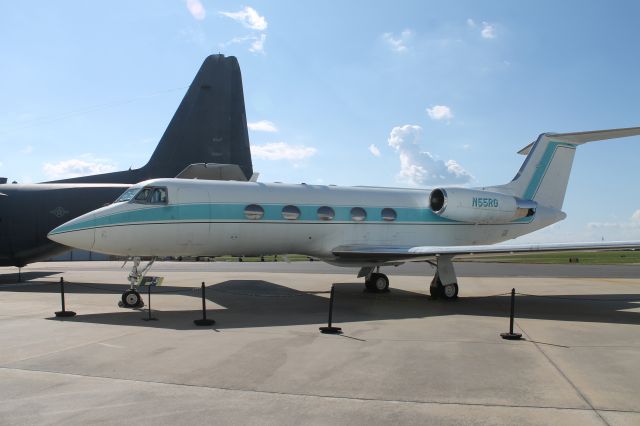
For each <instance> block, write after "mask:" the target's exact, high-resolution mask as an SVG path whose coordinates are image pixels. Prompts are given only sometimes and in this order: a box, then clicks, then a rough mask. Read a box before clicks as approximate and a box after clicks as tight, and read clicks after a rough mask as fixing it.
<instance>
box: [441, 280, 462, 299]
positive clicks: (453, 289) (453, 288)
mask: <svg viewBox="0 0 640 426" xmlns="http://www.w3.org/2000/svg"><path fill="white" fill-rule="evenodd" d="M441 297H442V298H443V299H444V300H454V299H457V298H458V283H453V284H449V285H446V286H443V287H442V296H441Z"/></svg>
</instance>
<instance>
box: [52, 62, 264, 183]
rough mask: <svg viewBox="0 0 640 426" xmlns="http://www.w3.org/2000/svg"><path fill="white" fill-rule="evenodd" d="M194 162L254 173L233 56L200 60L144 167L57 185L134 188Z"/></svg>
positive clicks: (239, 84) (247, 177) (69, 180)
mask: <svg viewBox="0 0 640 426" xmlns="http://www.w3.org/2000/svg"><path fill="white" fill-rule="evenodd" d="M195 163H219V164H237V165H238V166H239V167H240V169H241V170H242V173H243V174H244V175H245V179H244V180H247V179H249V178H250V177H251V175H252V174H253V166H252V163H251V152H250V150H249V135H248V131H247V119H246V113H245V107H244V94H243V91H242V75H241V73H240V65H239V64H238V60H237V59H236V58H235V57H233V56H229V57H225V56H224V55H211V56H208V57H207V58H206V59H205V60H204V62H203V64H202V66H201V67H200V70H199V71H198V73H197V74H196V77H195V78H194V80H193V82H192V83H191V85H190V86H189V89H188V90H187V93H186V94H185V95H184V98H183V99H182V102H181V103H180V106H179V107H178V109H177V110H176V112H175V114H174V116H173V118H172V119H171V121H170V122H169V125H168V126H167V129H166V130H165V132H164V134H163V135H162V138H161V139H160V142H159V143H158V146H157V147H156V149H155V151H154V152H153V154H152V155H151V158H150V159H149V162H148V163H147V164H146V165H144V166H143V167H141V168H139V169H133V170H127V171H122V172H114V173H105V174H100V175H93V176H84V177H79V178H72V179H65V180H59V181H56V182H65V183H131V184H133V183H137V182H140V181H143V180H147V179H152V178H171V177H174V176H176V175H177V174H179V173H180V172H181V171H182V170H184V169H185V168H186V167H187V166H189V165H190V164H195Z"/></svg>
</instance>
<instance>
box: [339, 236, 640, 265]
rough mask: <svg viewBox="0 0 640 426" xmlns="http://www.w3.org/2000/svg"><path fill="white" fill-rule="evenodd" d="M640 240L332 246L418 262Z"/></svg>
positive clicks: (625, 246) (352, 255) (348, 255)
mask: <svg viewBox="0 0 640 426" xmlns="http://www.w3.org/2000/svg"><path fill="white" fill-rule="evenodd" d="M638 249H640V241H613V242H601V243H548V244H522V245H495V244H494V245H478V246H416V247H409V246H374V245H344V246H338V247H336V248H334V249H333V250H332V252H333V254H334V255H335V256H336V257H337V258H339V259H342V260H349V261H364V262H373V263H382V262H394V261H405V262H416V261H421V260H432V259H434V258H436V257H439V256H451V257H455V258H472V257H496V256H511V255H517V254H528V253H560V252H566V251H592V252H597V251H613V250H638Z"/></svg>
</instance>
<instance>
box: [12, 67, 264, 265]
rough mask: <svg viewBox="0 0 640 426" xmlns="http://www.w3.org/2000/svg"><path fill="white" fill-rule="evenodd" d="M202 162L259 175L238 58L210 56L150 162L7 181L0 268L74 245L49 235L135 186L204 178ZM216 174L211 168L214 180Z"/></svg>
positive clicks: (236, 176) (243, 176) (235, 175)
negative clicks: (50, 177) (68, 176)
mask: <svg viewBox="0 0 640 426" xmlns="http://www.w3.org/2000/svg"><path fill="white" fill-rule="evenodd" d="M196 163H217V165H219V167H220V170H221V172H220V173H218V174H217V175H216V177H213V178H214V179H216V178H217V179H223V180H248V179H249V178H250V177H251V176H252V174H253V166H252V164H251V152H250V150H249V135H248V133H247V119H246V114H245V107H244V95H243V92H242V76H241V73H240V66H239V64H238V61H237V59H236V58H235V57H233V56H230V57H225V56H224V55H211V56H209V57H207V58H206V59H205V60H204V62H203V64H202V66H201V67H200V70H199V71H198V74H197V75H196V77H195V79H194V80H193V82H192V83H191V85H190V86H189V89H188V90H187V93H186V94H185V96H184V98H183V99H182V102H181V103H180V106H179V107H178V110H177V111H176V113H175V114H174V116H173V118H172V119H171V122H170V123H169V126H168V127H167V129H166V130H165V132H164V134H163V135H162V138H161V139H160V142H159V143H158V146H157V147H156V149H155V151H154V152H153V155H152V156H151V159H150V160H149V162H148V163H147V164H146V165H145V166H143V167H141V168H139V169H133V170H131V169H130V170H125V171H120V172H113V173H105V174H99V175H93V176H83V177H77V178H72V179H65V180H59V181H52V182H44V183H37V184H6V183H3V184H0V266H17V267H19V268H20V267H23V266H24V265H26V264H28V263H31V262H34V261H38V260H42V259H46V258H49V257H51V256H55V255H57V254H59V253H62V252H64V251H66V250H69V248H68V247H66V246H63V245H60V244H57V243H54V242H53V241H51V240H49V239H48V238H47V233H48V232H49V231H51V230H52V229H53V228H55V227H57V226H59V225H61V224H62V223H64V222H67V221H69V220H71V219H72V218H75V217H77V216H80V215H82V214H84V213H87V212H89V211H91V210H95V209H97V208H99V207H101V206H103V205H105V204H108V203H111V202H112V201H114V200H115V199H116V198H117V197H118V196H119V195H120V194H122V193H123V192H124V191H125V190H126V189H127V188H128V187H129V186H130V185H131V184H134V183H138V182H140V181H143V180H147V179H152V178H161V177H166V178H169V177H181V176H179V175H181V172H183V171H184V173H183V175H184V176H185V177H191V178H193V177H197V171H198V170H201V169H198V168H197V167H193V166H192V167H189V166H190V165H192V164H196ZM229 170H230V173H225V171H229ZM194 171H195V176H194ZM214 174H215V173H214ZM211 175H212V173H211V167H210V168H209V170H208V176H207V177H206V178H208V179H211V178H212V177H211Z"/></svg>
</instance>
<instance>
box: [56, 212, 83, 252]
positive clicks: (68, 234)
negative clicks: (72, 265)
mask: <svg viewBox="0 0 640 426" xmlns="http://www.w3.org/2000/svg"><path fill="white" fill-rule="evenodd" d="M93 216H94V215H92V214H87V215H84V216H80V217H78V218H76V219H73V220H70V221H69V222H66V223H63V224H62V225H60V226H58V227H57V228H55V229H53V230H52V231H51V232H49V234H47V237H48V238H49V239H50V240H52V241H55V242H56V243H59V244H64V245H65V246H69V247H73V248H78V249H82V250H91V249H92V248H93V244H94V242H95V228H94V227H93V226H92V225H93V224H92V222H93V221H94V218H93Z"/></svg>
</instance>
